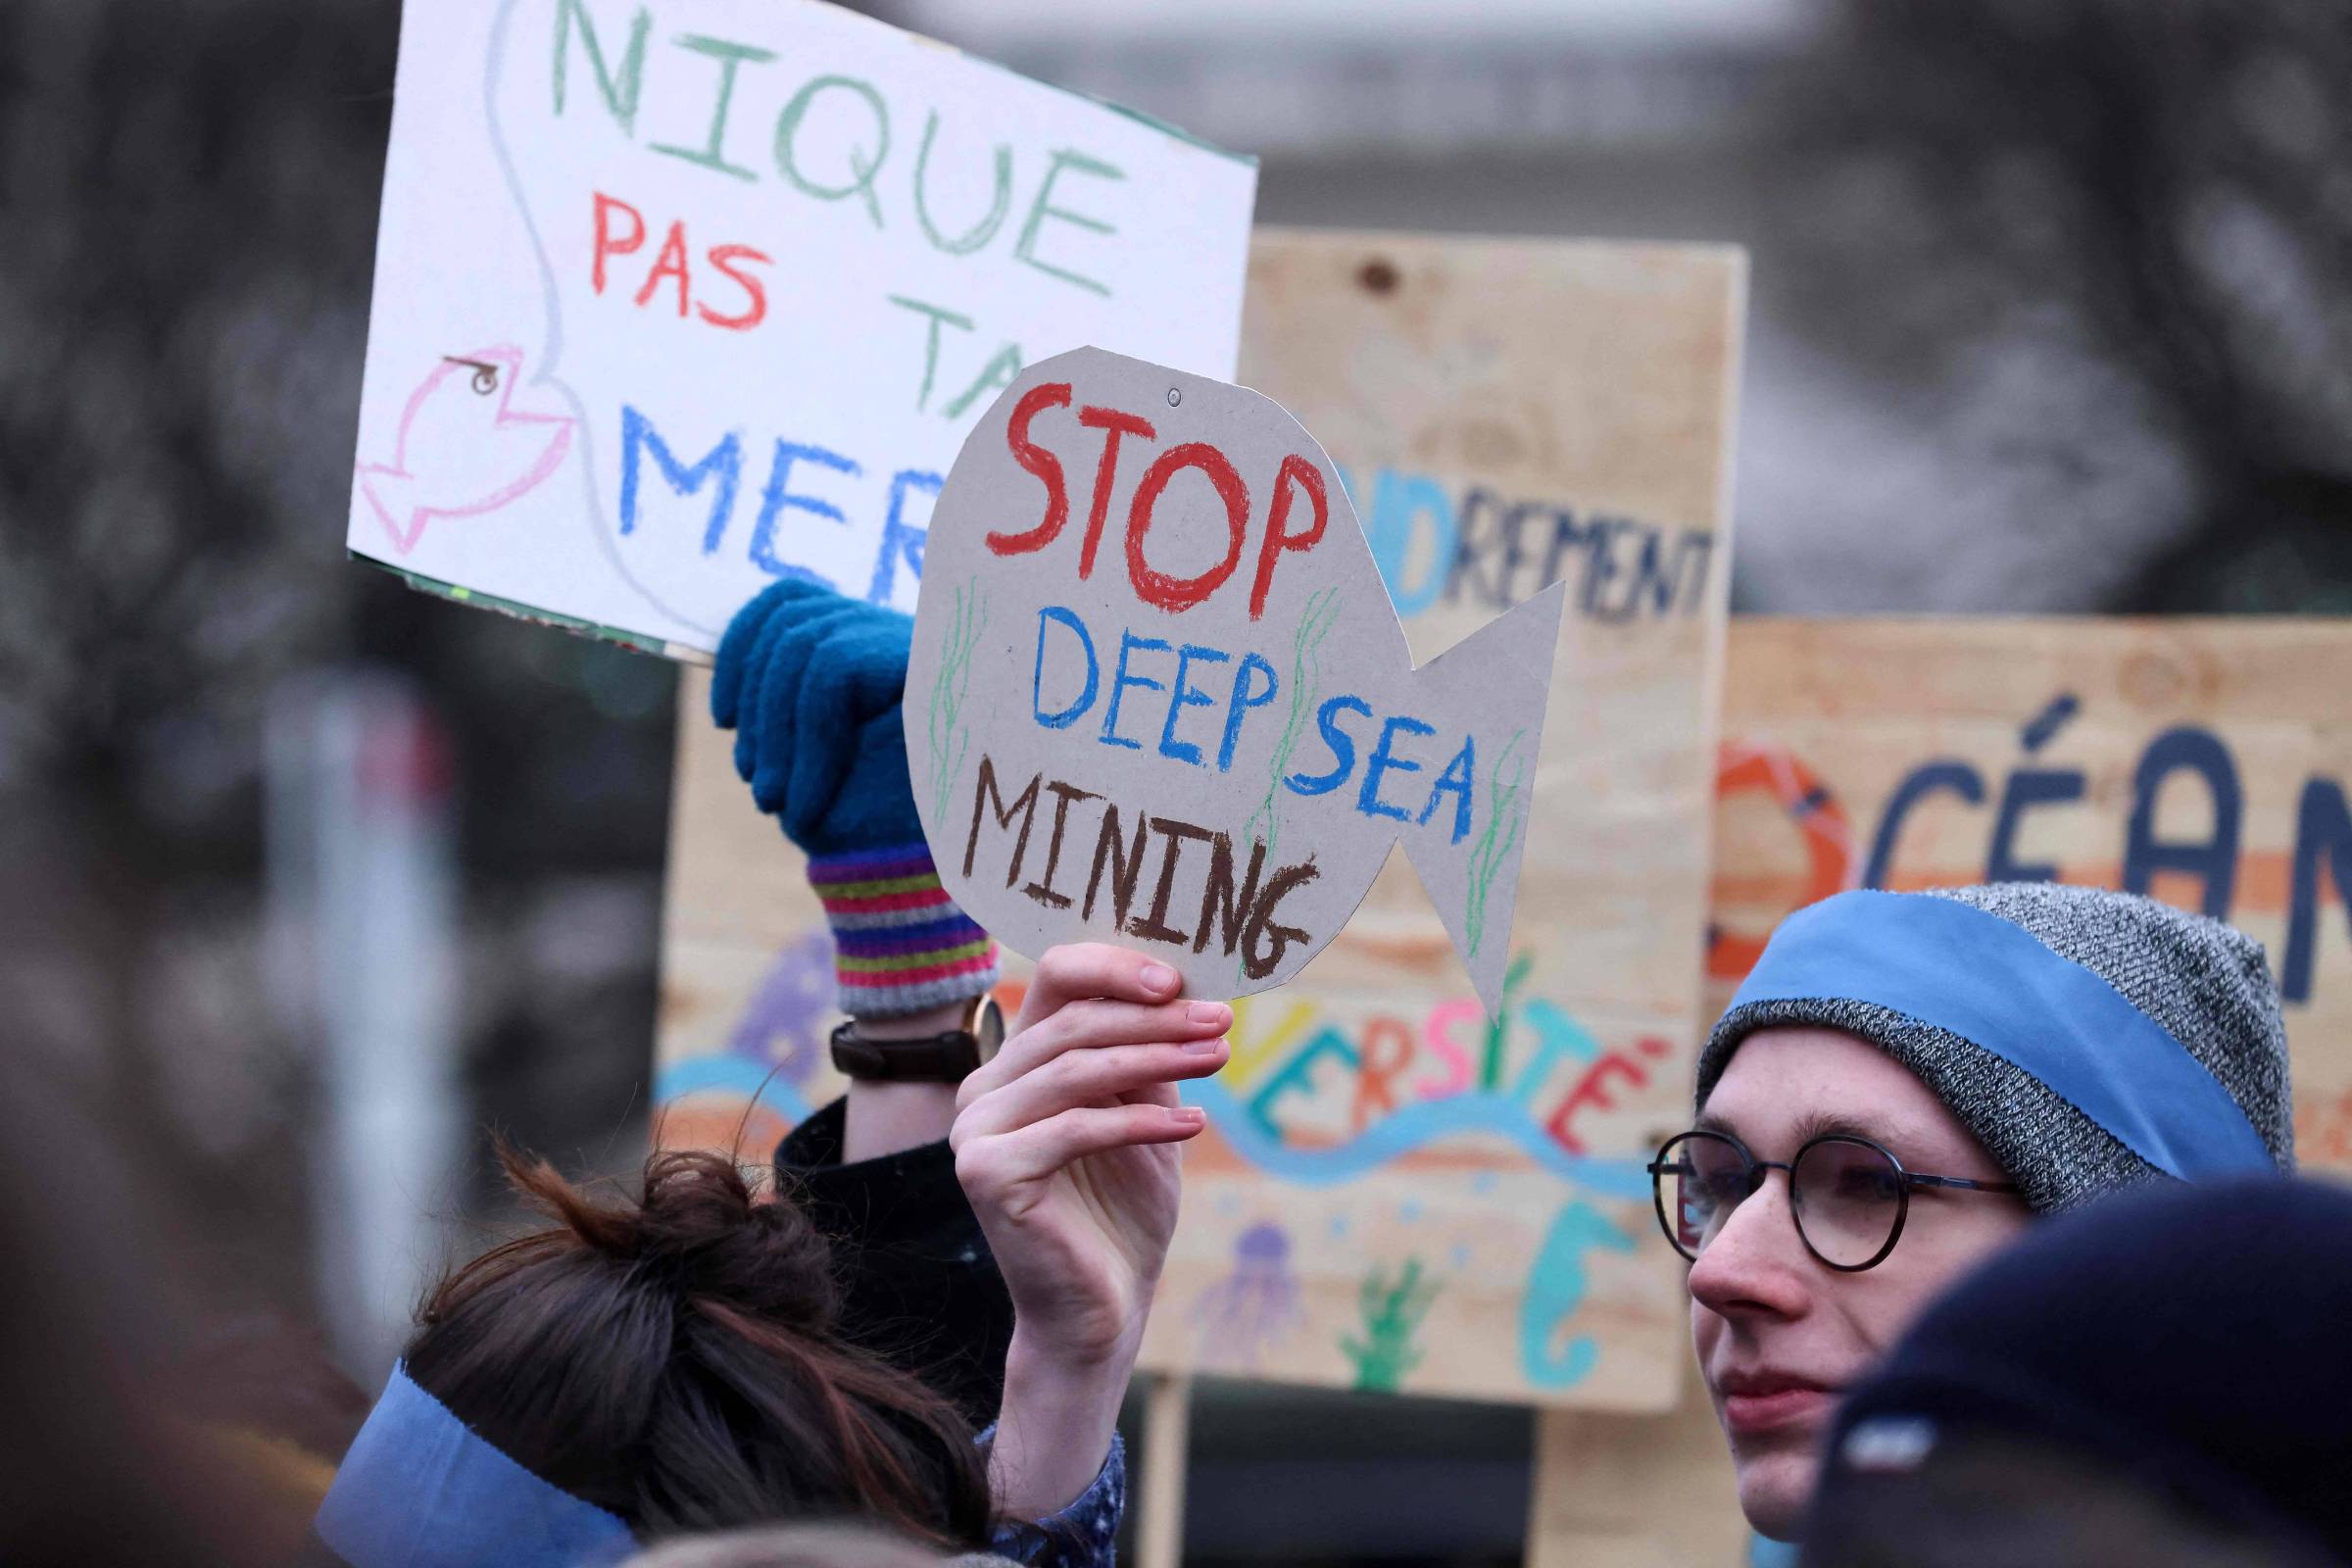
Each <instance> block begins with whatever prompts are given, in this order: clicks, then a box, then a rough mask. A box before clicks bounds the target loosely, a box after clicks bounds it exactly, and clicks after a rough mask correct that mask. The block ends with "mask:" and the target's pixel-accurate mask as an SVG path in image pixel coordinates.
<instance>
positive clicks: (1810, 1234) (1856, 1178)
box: [1649, 1132, 2018, 1274]
mask: <svg viewBox="0 0 2352 1568" xmlns="http://www.w3.org/2000/svg"><path fill="white" fill-rule="evenodd" d="M1775 1170H1782V1171H1787V1172H1788V1173H1789V1215H1790V1216H1791V1217H1792V1218H1793V1219H1794V1220H1795V1221H1796V1234H1797V1239H1798V1240H1800V1241H1802V1242H1803V1243H1804V1244H1805V1250H1806V1251H1808V1252H1811V1253H1812V1254H1813V1255H1814V1256H1815V1257H1817V1258H1819V1259H1820V1260H1821V1261H1822V1262H1823V1263H1825V1264H1827V1265H1828V1266H1830V1267H1831V1268H1834V1269H1838V1270H1840V1271H1841V1272H1844V1273H1848V1274H1854V1273H1859V1272H1860V1271H1861V1270H1863V1269H1866V1268H1874V1267H1876V1266H1877V1265H1879V1264H1880V1263H1883V1262H1885V1261H1886V1260H1887V1253H1889V1252H1891V1251H1893V1250H1894V1244H1895V1243H1896V1242H1898V1241H1900V1240H1901V1239H1902V1235H1903V1221H1904V1220H1905V1219H1906V1218H1908V1217H1909V1215H1910V1212H1911V1195H1912V1193H1914V1192H1916V1191H1917V1190H1918V1189H1920V1188H1922V1187H1936V1188H1959V1189H1963V1190H1966V1191H1968V1192H1976V1193H2014V1192H2016V1191H2017V1190H2018V1189H2017V1187H2016V1185H2015V1184H2014V1183H2011V1182H1980V1181H1972V1180H1970V1179H1968V1178H1967V1177H1964V1176H1922V1175H1920V1174H1918V1173H1917V1172H1915V1171H1907V1170H1905V1169H1903V1164H1902V1161H1901V1160H1898V1159H1896V1158H1895V1157H1894V1154H1893V1152H1891V1151H1888V1150H1887V1149H1883V1148H1881V1147H1880V1146H1879V1145H1877V1144H1874V1143H1872V1142H1871V1141H1870V1140H1869V1139H1867V1138H1860V1137H1856V1136H1854V1135H1853V1134H1851V1133H1825V1134H1823V1135H1822V1136H1821V1137H1819V1138H1815V1139H1812V1140H1811V1141H1809V1142H1808V1143H1806V1144H1805V1146H1804V1147H1803V1148H1801V1149H1799V1150H1798V1151H1797V1152H1796V1157H1795V1158H1793V1159H1791V1160H1789V1162H1788V1163H1786V1164H1783V1163H1781V1162H1780V1161H1778V1160H1770V1159H1758V1158H1756V1156H1755V1155H1753V1154H1751V1153H1749V1152H1747V1149H1746V1146H1745V1145H1743V1144H1741V1143H1740V1140H1738V1139H1737V1138H1734V1137H1732V1136H1731V1135H1729V1134H1728V1133H1702V1132H1689V1133H1684V1134H1682V1135H1681V1136H1680V1137H1676V1138H1669V1139H1668V1140H1667V1141H1666V1145H1665V1147H1664V1148H1662V1149H1660V1150H1659V1151H1658V1157H1657V1158H1656V1159H1654V1160H1651V1161H1650V1163H1649V1178H1650V1186H1651V1191H1652V1193H1653V1194H1654V1196H1655V1197H1656V1199H1657V1204H1658V1223H1659V1224H1660V1225H1661V1226H1663V1227H1664V1228H1665V1231H1666V1239H1667V1240H1668V1241H1670V1242H1672V1243H1673V1244H1674V1250H1676V1251H1678V1252H1680V1253H1682V1254H1683V1255H1684V1256H1685V1257H1687V1258H1690V1259H1691V1261H1692V1262H1696V1261H1697V1260H1698V1254H1699V1253H1701V1252H1703V1251H1705V1250H1706V1248H1707V1244H1708V1243H1709V1242H1711V1241H1713V1240H1714V1239H1715V1237H1716V1236H1717V1235H1719V1234H1720V1233H1721V1232H1722V1230H1723V1227H1724V1222H1725V1221H1727V1220H1729V1219H1730V1218H1731V1217H1732V1210H1733V1209H1735V1208H1738V1207H1739V1206H1740V1202H1741V1201H1743V1200H1745V1199H1746V1198H1747V1197H1748V1195H1750V1194H1751V1193H1753V1192H1755V1191H1756V1190H1757V1189H1758V1188H1760V1187H1762V1186H1763V1185H1764V1173H1765V1172H1767V1171H1775Z"/></svg>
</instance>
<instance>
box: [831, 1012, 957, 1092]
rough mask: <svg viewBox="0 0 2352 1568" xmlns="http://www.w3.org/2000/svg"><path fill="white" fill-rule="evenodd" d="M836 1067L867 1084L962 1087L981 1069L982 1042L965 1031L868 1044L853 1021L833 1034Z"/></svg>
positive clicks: (949, 1031)
mask: <svg viewBox="0 0 2352 1568" xmlns="http://www.w3.org/2000/svg"><path fill="white" fill-rule="evenodd" d="M833 1065H834V1066H835V1067H837V1068H839V1069H840V1070H841V1071H842V1072H843V1073H844V1074H846V1075H847V1076H849V1077H851V1078H856V1079H858V1080H860V1081H862V1082H865V1083H936V1084H959V1083H961V1082H963V1080H964V1079H966V1078H968V1077H970V1076H971V1074H972V1070H973V1069H974V1068H976V1067H978V1066H979V1065H980V1042H979V1041H977V1040H975V1039H973V1038H972V1036H971V1034H970V1032H969V1031H968V1030H963V1029H950V1030H948V1031H947V1032H946V1033H944V1034H936V1035H931V1036H928V1037H923V1038H918V1039H913V1040H868V1039H866V1038H865V1037H864V1036H862V1035H860V1034H858V1020H857V1019H855V1018H853V1019H851V1020H850V1021H849V1022H847V1023H845V1024H842V1025H841V1026H840V1027H839V1028H836V1029H835V1030H834V1031H833Z"/></svg>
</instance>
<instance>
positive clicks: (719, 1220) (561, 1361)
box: [406, 1145, 989, 1548]
mask: <svg viewBox="0 0 2352 1568" xmlns="http://www.w3.org/2000/svg"><path fill="white" fill-rule="evenodd" d="M499 1158H500V1161H501V1163H502V1164H504V1166H505V1167H506V1172H507V1177H508V1180H509V1181H511V1182H512V1183H513V1184H514V1186H515V1190H516V1192H518V1193H519V1194H520V1195H521V1196H522V1197H523V1198H524V1199H525V1200H527V1201H530V1202H531V1203H532V1205H533V1206H534V1207H536V1208H538V1209H540V1210H541V1211H542V1212H544V1213H545V1214H547V1215H548V1216H549V1217H550V1218H552V1219H554V1220H556V1221H557V1224H556V1226H555V1227H554V1228H553V1229H550V1230H542V1231H536V1232H533V1233H532V1234H530V1235H527V1236H523V1237H519V1238H517V1239H516V1240H514V1241H511V1242H508V1243H506V1244H504V1245H503V1246H499V1247H494V1248H492V1249H491V1250H489V1251H487V1252H484V1253H483V1254H482V1255H481V1256H479V1257H477V1258H475V1259H473V1261H471V1262H470V1263H467V1264H466V1265H465V1266H464V1267H462V1268H459V1269H457V1270H455V1271H454V1272H452V1273H451V1274H449V1275H448V1276H447V1277H445V1278H444V1279H443V1280H442V1281H441V1283H440V1285H439V1286H438V1287H436V1288H435V1289H434V1291H433V1292H432V1294H431V1296H430V1298H429V1299H428V1300H427V1301H426V1303H425V1305H424V1308H423V1310H422V1311H421V1312H420V1313H419V1314H418V1317H419V1321H420V1323H421V1324H422V1327H421V1328H420V1329H419V1330H418V1332H417V1337H416V1338H415V1339H414V1340H413V1341H412V1342H411V1343H410V1345H409V1348H408V1354H407V1357H406V1359H407V1364H408V1370H409V1376H410V1377H412V1378H414V1379H415V1380H416V1381H417V1384H418V1385H419V1386H420V1387H422V1388H423V1389H424V1390H426V1391H427V1392H428V1393H430V1394H432V1395H433V1396H434V1397H437V1398H439V1399H440V1400H441V1401H442V1402H443V1403H445V1404H447V1405H448V1406H449V1408H450V1409H451V1410H452V1411H454V1412H455V1413H456V1414H457V1416H458V1417H459V1418H460V1419H461V1420H463V1421H464V1422H465V1423H466V1425H467V1426H469V1427H471V1428H472V1429H473V1430H474V1431H475V1432H477V1433H479V1434H480V1435H481V1436H482V1437H483V1438H484V1439H486V1440H487V1441H488V1442H490V1443H491V1444H493V1445H494V1446H497V1447H499V1448H500V1449H503V1450H504V1451H505V1452H506V1453H507V1454H509V1455H510V1456H511V1457H513V1458H514V1459H515V1460H516V1461H517V1462H518V1463H520V1464H522V1465H523V1466H525V1467H526V1468H528V1469H530V1470H532V1471H533V1472H535V1473H537V1474H538V1475H540V1476H542V1477H544V1478H545V1479H546V1480H548V1481H551V1482H553V1483H554V1484H555V1485H557V1486H559V1487H562V1488H563V1489H564V1491H566V1492H569V1493H571V1494H573V1495H576V1496H580V1497H584V1498H586V1499H587V1500H588V1501H590V1502H593V1503H595V1504H597V1505H598V1506H599V1507H602V1508H606V1509H609V1510H611V1511H612V1512H613V1513H614V1514H617V1515H619V1516H620V1518H622V1519H623V1520H625V1521H626V1522H627V1523H628V1525H629V1526H630V1528H631V1529H633V1530H634V1531H636V1533H637V1534H638V1536H639V1537H640V1538H653V1537H659V1536H662V1535H667V1534H674V1533H679V1532H684V1531H693V1530H716V1529H727V1528H730V1527H734V1526H740V1525H749V1524H760V1523H767V1522H773V1521H779V1520H802V1519H841V1518H848V1519H863V1520H870V1521H873V1522H875V1523H879V1524H882V1525H886V1526H890V1527H893V1528H896V1529H898V1530H901V1531H904V1532H906V1533H907V1534H909V1535H912V1536H914V1537H916V1538H918V1539H921V1540H924V1541H929V1542H934V1543H937V1544H942V1545H948V1546H954V1547H958V1548H963V1547H969V1546H973V1545H977V1544H981V1543H982V1542H983V1541H984V1540H985V1537H986V1534H987V1530H988V1524H989V1501H988V1484H987V1479H986V1475H985V1472H984V1470H983V1468H982V1465H981V1461H980V1458H979V1455H978V1452H977V1450H976V1449H975V1448H974V1446H973V1443H972V1433H971V1429H970V1428H969V1427H968V1426H966V1425H965V1424H964V1422H963V1420H962V1419H961V1417H959V1416H957V1415H956V1412H955V1411H954V1410H953V1409H952V1408H951V1407H950V1406H949V1405H948V1403H947V1402H946V1401H945V1400H943V1399H941V1398H939V1397H937V1396H935V1395H933V1394H932V1393H930V1392H929V1391H928V1390H926V1389H925V1388H924V1387H923V1386H922V1385H921V1384H920V1383H918V1382H916V1381H915V1379H914V1378H913V1377H912V1376H911V1375H909V1374H908V1373H906V1372H903V1371H901V1370H899V1369H898V1368H896V1367H894V1366H891V1365H889V1364H887V1363H885V1362H883V1361H881V1360H878V1359H876V1358H875V1357H873V1356H871V1355H869V1354H867V1353H866V1352H864V1351H862V1350H858V1349H857V1348H852V1347H851V1346H849V1345H847V1344H845V1343H844V1342H843V1341H842V1340H841V1338H840V1337H839V1335H838V1334H837V1333H836V1331H835V1325H836V1322H837V1320H838V1316H839V1311H840V1300H839V1296H838V1293H837V1290H836V1288H835V1285H834V1281H833V1275H832V1260H831V1258H830V1256H829V1254H828V1252H827V1249H826V1245H825V1241H824V1238H823V1237H821V1236H819V1235H818V1234H817V1232H816V1231H815V1229H814V1228H813V1227H812V1226H811V1225H810V1224H809V1220H808V1218H807V1216H806V1215H804V1214H803V1213H802V1212H801V1210H800V1208H799V1207H798V1206H797V1205H795V1204H793V1203H791V1202H789V1201H783V1200H774V1201H760V1199H759V1198H758V1197H756V1195H755V1192H754V1188H753V1185H752V1183H751V1182H750V1181H749V1180H747V1179H746V1177H745V1176H744V1173H743V1172H742V1171H741V1170H739V1169H738V1168H737V1167H736V1165H735V1164H734V1162H733V1161H731V1160H729V1159H727V1158H726V1157H724V1156H723V1155H719V1154H714V1153H710V1152H703V1151H685V1150H676V1151H666V1152H659V1153H656V1154H655V1155H654V1156H653V1157H652V1158H651V1159H649V1160H647V1161H646V1166H645V1190H644V1195H643V1197H642V1198H641V1199H640V1200H639V1201H635V1202H628V1201H622V1202H619V1203H605V1202H598V1201H595V1200H593V1199H591V1198H590V1197H589V1196H588V1195H587V1194H586V1193H584V1192H582V1191H581V1190H580V1189H579V1188H577V1187H575V1186H573V1185H572V1184H571V1183H569V1182H567V1181H565V1180H564V1178H563V1177H562V1176H560V1175H559V1174H557V1172H556V1171H555V1169H554V1168H553V1167H552V1166H550V1165H549V1164H548V1163H547V1162H546V1161H544V1160H539V1159H525V1158H524V1157H522V1156H521V1155H519V1154H517V1153H516V1152H514V1151H513V1150H511V1149H509V1148H507V1147H505V1146H504V1145H502V1146H501V1147H500V1149H499Z"/></svg>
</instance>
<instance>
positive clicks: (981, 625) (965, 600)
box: [929, 582, 988, 822]
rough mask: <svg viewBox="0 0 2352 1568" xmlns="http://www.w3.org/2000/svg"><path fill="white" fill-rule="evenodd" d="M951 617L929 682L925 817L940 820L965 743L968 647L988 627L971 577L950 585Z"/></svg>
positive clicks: (984, 602) (968, 740) (969, 666)
mask: <svg viewBox="0 0 2352 1568" xmlns="http://www.w3.org/2000/svg"><path fill="white" fill-rule="evenodd" d="M955 593H956V612H955V618H954V619H952V620H951V621H950V622H949V623H948V640H947V646H946V647H945V648H943V649H942V650H941V651H940V656H939V674H938V676H937V678H935V679H934V680H933V681H932V682H931V722H930V733H929V740H930V744H931V818H932V820H933V821H935V822H944V821H946V820H947V815H948V797H949V796H950V795H952V794H953V793H954V792H955V788H956V773H957V772H959V771H960V770H961V769H962V767H963V755H964V752H965V750H966V749H967V748H968V747H969V746H970V744H971V738H972V736H971V731H970V730H969V729H968V728H966V727H965V726H964V723H963V700H964V697H965V695H966V694H967V693H968V692H969V691H970V689H971V683H972V651H973V650H974V649H975V648H977V647H978V646H979V644H980V634H981V633H982V632H983V631H985V630H986V629H987V628H988V598H987V596H986V595H985V594H983V593H981V592H980V590H979V586H978V584H977V583H976V582H965V583H963V584H961V585H960V586H958V587H957V588H956V590H955Z"/></svg>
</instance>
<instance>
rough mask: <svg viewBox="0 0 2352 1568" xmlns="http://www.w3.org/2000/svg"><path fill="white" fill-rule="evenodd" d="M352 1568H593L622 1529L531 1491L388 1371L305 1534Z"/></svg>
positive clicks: (562, 1495) (530, 1480) (568, 1501)
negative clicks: (312, 1532) (311, 1533)
mask: <svg viewBox="0 0 2352 1568" xmlns="http://www.w3.org/2000/svg"><path fill="white" fill-rule="evenodd" d="M315 1528H316V1530H317V1531H318V1534H319V1540H320V1541H322V1542H324V1543H325V1544H326V1545H327V1547H328V1548H329V1549H330V1550H332V1551H333V1552H334V1553H335V1554H336V1555H337V1556H339V1557H341V1558H342V1559H343V1560H344V1561H345V1562H347V1563H349V1564H351V1568H475V1565H479V1564H485V1563H497V1564H499V1565H501V1568H591V1565H593V1568H602V1565H605V1564H609V1563H616V1562H618V1561H620V1560H621V1559H622V1558H624V1557H626V1556H627V1555H629V1553H630V1552H632V1551H634V1550H636V1549H637V1543H636V1541H635V1540H634V1538H632V1537H631V1536H630V1534H629V1527H628V1526H626V1525H624V1524H622V1523H621V1522H620V1520H619V1519H617V1518H616V1517H614V1516H613V1515H612V1514H609V1513H607V1512H605V1510H604V1509H602V1508H599V1507H597V1506H596V1505H595V1504H593V1503H589V1502H583V1501H581V1500H580V1499H579V1498H578V1497H575V1496H573V1495H571V1494H570V1493H568V1492H565V1491H564V1490H563V1489H561V1488H559V1487H556V1486H554V1485H552V1484H551V1483H549V1482H546V1481H543V1480H541V1479H540V1478H539V1477H537V1476H535V1475H533V1474H532V1473H531V1472H530V1471H528V1470H525V1469H524V1468H523V1467H522V1466H521V1465H519V1464H516V1463H515V1461H514V1460H513V1459H510V1458H508V1457H507V1456H506V1455H505V1454H503V1453H501V1452H499V1450H498V1449H497V1448H495V1447H493V1446H490V1444H488V1443H486V1442H484V1441H483V1440H482V1439H481V1438H479V1437H477V1436H475V1435H474V1434H473V1433H472V1432H471V1431H469V1430H468V1429H467V1428H466V1423H465V1422H463V1421H461V1420H459V1419H458V1418H457V1417H456V1416H455V1415H454V1414H452V1413H451V1412H450V1409H449V1407H448V1406H447V1405H445V1404H443V1403H442V1402H441V1401H440V1400H438V1399H436V1398H434V1397H432V1396H431V1395H429V1394H427V1393H425V1392H424V1390H422V1389H420V1388H418V1387H417V1385H416V1383H414V1382H413V1381H411V1379H410V1377H409V1374H408V1369H407V1368H406V1367H399V1366H396V1367H394V1368H393V1369H392V1381H391V1382H389V1383H387V1384H385V1385H384V1394H383V1397H382V1398H380V1399H378V1400H376V1401H375V1408H374V1409H373V1410H371V1411H369V1412H368V1424H367V1425H366V1426H364V1427H362V1428H360V1435H359V1436H358V1437H357V1438H356V1439H354V1440H353V1441H352V1445H351V1451H350V1452H349V1453H347V1454H345V1455H344V1456H343V1465H342V1468H341V1469H339V1470H338V1471H336V1473H335V1484H334V1486H333V1487H332V1488H331V1489H329V1490H328V1492H327V1495H326V1501H325V1502H324V1503H323V1504H321V1505H320V1506H319V1518H318V1522H317V1524H316V1526H315Z"/></svg>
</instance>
